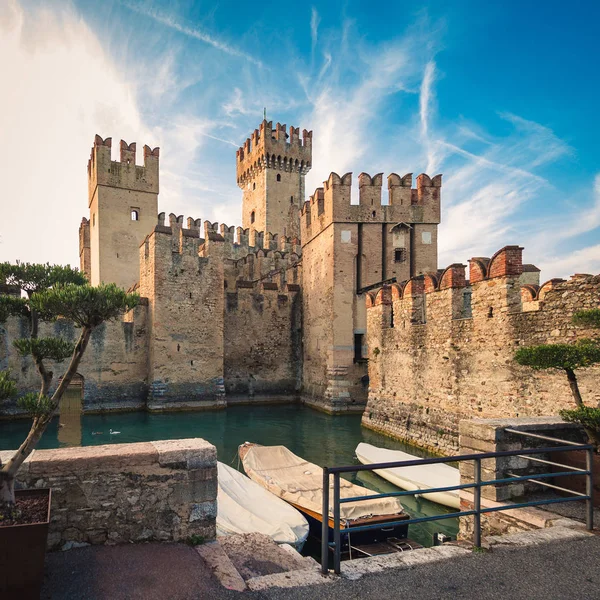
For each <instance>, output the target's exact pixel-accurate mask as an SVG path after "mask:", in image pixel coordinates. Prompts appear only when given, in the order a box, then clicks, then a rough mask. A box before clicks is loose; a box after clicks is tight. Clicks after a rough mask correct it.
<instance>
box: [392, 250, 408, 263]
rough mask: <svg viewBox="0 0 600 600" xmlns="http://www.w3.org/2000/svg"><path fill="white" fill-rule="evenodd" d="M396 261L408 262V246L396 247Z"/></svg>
mask: <svg viewBox="0 0 600 600" xmlns="http://www.w3.org/2000/svg"><path fill="white" fill-rule="evenodd" d="M394 262H397V263H402V262H406V248H396V249H395V250H394Z"/></svg>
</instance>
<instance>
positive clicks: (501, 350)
mask: <svg viewBox="0 0 600 600" xmlns="http://www.w3.org/2000/svg"><path fill="white" fill-rule="evenodd" d="M522 250H523V249H522V248H520V247H518V246H506V247H505V248H502V249H501V250H500V251H498V252H497V253H496V254H495V255H494V256H493V257H492V258H491V259H490V258H481V257H477V258H472V259H471V260H470V261H469V271H470V281H466V278H465V268H466V267H465V265H462V264H453V265H450V266H449V267H448V268H446V269H444V270H440V271H437V272H435V273H427V274H425V275H422V276H418V277H414V278H411V279H410V280H408V281H405V282H403V283H400V284H393V285H389V286H384V287H382V288H380V289H378V290H374V291H372V292H369V293H368V295H367V299H366V302H367V320H368V327H367V329H368V334H367V342H368V347H369V401H368V404H367V408H366V410H365V413H364V415H363V420H362V421H363V424H364V425H365V426H367V427H370V428H372V429H375V430H379V431H381V432H383V433H387V434H389V435H392V436H394V437H398V438H402V439H406V440H408V441H410V442H413V443H417V444H418V445H421V446H426V447H429V448H431V449H433V450H437V451H439V452H443V453H456V451H457V450H458V422H459V420H460V419H470V418H473V417H481V418H500V417H523V416H538V415H556V414H558V410H559V409H561V408H566V407H572V406H573V401H572V397H571V392H570V389H569V385H568V382H567V378H566V376H565V375H564V373H562V372H551V371H543V372H538V371H534V370H532V369H530V368H527V367H521V366H519V365H518V364H516V362H515V361H514V358H513V357H514V352H515V350H516V349H517V348H518V347H520V346H529V345H534V344H541V343H558V342H573V341H575V340H577V339H581V338H585V337H592V336H593V335H594V331H593V330H589V329H587V330H586V329H585V328H582V327H578V326H575V325H574V324H573V323H572V315H573V313H574V311H576V310H580V309H586V308H597V307H598V306H599V305H600V275H596V276H592V275H574V276H573V277H571V279H570V280H569V281H563V280H558V279H552V280H550V281H548V282H546V283H544V284H543V285H541V286H539V285H537V284H535V283H532V279H533V278H534V277H533V275H534V274H535V269H534V268H533V269H532V268H531V267H529V268H527V270H524V265H523V263H522ZM524 281H525V282H526V283H524ZM596 333H597V332H596ZM599 375H600V369H598V368H590V369H582V370H579V371H578V379H579V383H580V387H581V392H582V395H583V398H584V401H585V402H587V403H589V404H590V405H592V406H595V405H596V404H597V403H598V402H599V401H600V390H599V389H598V385H597V381H598V376H599Z"/></svg>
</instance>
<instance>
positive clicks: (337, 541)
mask: <svg viewBox="0 0 600 600" xmlns="http://www.w3.org/2000/svg"><path fill="white" fill-rule="evenodd" d="M504 431H505V432H507V433H511V434H515V435H522V436H529V437H532V438H536V439H541V440H545V441H552V442H559V443H561V444H562V445H561V446H554V447H545V448H527V449H524V450H506V451H500V452H482V453H479V454H463V455H458V456H448V457H439V458H425V459H415V460H404V461H400V462H390V463H377V464H371V465H353V466H348V467H323V512H322V517H323V518H322V529H321V571H322V572H323V573H328V572H329V558H330V556H329V554H330V550H333V570H334V572H335V573H336V574H338V575H339V574H340V563H341V554H342V553H341V549H342V548H341V537H342V534H348V533H349V532H352V533H355V532H356V533H357V532H360V531H367V530H369V529H377V528H380V527H381V526H382V523H381V522H378V523H375V524H371V525H361V526H355V527H351V528H350V527H347V526H345V527H344V528H343V529H342V528H341V517H340V506H341V504H345V503H348V502H360V501H363V500H376V499H378V498H390V497H398V496H400V497H401V496H414V495H419V496H426V495H427V494H428V493H434V492H451V491H458V490H466V489H473V509H471V510H461V511H459V512H452V513H447V514H443V515H434V516H429V517H419V518H415V519H403V520H399V521H392V522H388V521H386V522H385V523H384V525H385V526H386V527H395V526H399V525H406V526H408V525H415V524H417V523H425V522H428V521H438V520H442V519H455V518H457V517H468V516H473V517H474V522H475V523H474V532H473V544H474V546H476V547H480V546H481V515H482V514H486V513H491V512H501V511H506V510H514V509H516V508H525V507H528V506H542V505H547V504H558V503H562V502H574V501H582V500H585V503H586V527H587V529H588V530H589V531H591V530H592V529H593V528H594V503H593V495H594V487H593V483H594V481H593V460H594V447H593V446H591V445H589V444H578V443H575V442H570V441H566V440H560V439H557V438H552V437H548V436H542V435H539V434H532V433H528V432H524V431H518V430H513V429H505V430H504ZM574 450H584V451H586V469H585V470H584V469H579V468H577V467H572V466H570V465H563V464H560V463H555V462H552V461H549V460H545V459H542V458H537V457H531V456H526V455H530V454H532V455H537V454H552V453H555V452H571V451H574ZM511 456H517V457H519V458H523V459H526V460H531V461H534V462H537V463H543V464H548V465H552V466H557V467H560V468H561V469H568V470H562V471H559V472H557V473H534V474H531V475H514V474H512V473H508V474H509V477H504V478H502V479H491V480H487V481H482V479H481V462H482V461H484V460H487V459H495V458H504V457H511ZM464 461H473V463H474V481H473V482H472V483H461V484H460V485H453V486H447V487H438V488H424V489H417V490H410V491H409V490H402V491H397V492H388V493H385V494H373V495H369V496H356V497H351V498H340V475H341V474H342V473H356V472H359V471H376V470H378V469H391V468H396V467H414V466H424V465H437V464H445V463H450V462H459V463H460V462H464ZM573 475H575V476H577V475H583V476H585V477H586V493H585V494H581V493H580V492H576V491H574V490H569V489H566V488H561V487H559V486H555V485H553V484H550V483H547V482H545V481H539V480H540V479H542V480H543V479H550V478H552V479H554V478H557V477H567V476H573ZM331 476H333V499H332V504H333V542H332V543H331V542H330V541H329V507H330V498H329V489H330V478H331ZM526 481H531V482H533V483H536V484H539V485H542V486H547V487H552V488H558V489H559V490H562V491H567V492H569V493H571V494H573V496H569V497H564V498H547V499H541V500H532V501H530V502H518V503H511V504H503V505H502V506H492V507H487V508H481V488H483V487H485V486H491V485H499V484H508V483H515V482H526Z"/></svg>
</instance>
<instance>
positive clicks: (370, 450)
mask: <svg viewBox="0 0 600 600" xmlns="http://www.w3.org/2000/svg"><path fill="white" fill-rule="evenodd" d="M356 457H357V458H358V460H359V461H360V462H361V463H362V464H363V465H372V464H377V463H392V462H401V461H404V460H419V457H418V456H413V455H412V454H408V453H407V452H402V451H401V450H388V449H387V448H378V447H377V446H372V445H371V444H365V443H364V442H361V443H360V444H358V446H357V447H356ZM375 473H377V474H378V475H380V476H381V477H383V478H384V479H387V480H388V481H389V482H391V483H393V484H394V485H397V486H398V487H400V488H402V489H404V490H425V489H427V488H429V489H431V488H442V487H452V486H454V485H460V473H459V471H458V469H457V468H456V467H451V466H450V465H447V464H443V463H440V464H433V465H418V466H413V467H392V468H390V469H378V470H376V471H375ZM423 497H424V498H427V499H428V500H431V501H433V502H438V503H439V504H444V505H446V506H451V507H452V508H459V507H460V499H459V496H458V491H455V490H453V491H447V492H433V493H429V494H423Z"/></svg>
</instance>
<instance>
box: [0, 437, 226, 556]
mask: <svg viewBox="0 0 600 600" xmlns="http://www.w3.org/2000/svg"><path fill="white" fill-rule="evenodd" d="M10 455H11V452H6V451H4V452H0V458H2V460H3V461H4V460H6V459H7V458H9V456H10ZM17 481H18V482H19V483H20V484H21V485H22V486H23V487H30V488H45V487H50V488H52V507H51V522H50V531H49V536H48V547H49V549H60V548H65V549H66V548H69V547H72V546H73V545H74V544H122V543H128V542H146V541H184V540H186V539H187V538H189V537H190V536H191V535H198V536H201V537H203V538H205V539H206V540H212V539H214V538H215V535H216V516H217V452H216V448H215V447H214V446H213V445H211V444H209V443H208V442H206V441H204V440H202V439H187V440H168V441H157V442H141V443H137V444H111V445H105V446H86V447H83V448H59V449H56V450H35V451H34V452H33V454H32V455H31V456H30V457H29V458H28V459H27V461H26V462H25V463H24V464H23V465H22V467H21V469H20V470H19V473H18V475H17Z"/></svg>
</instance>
